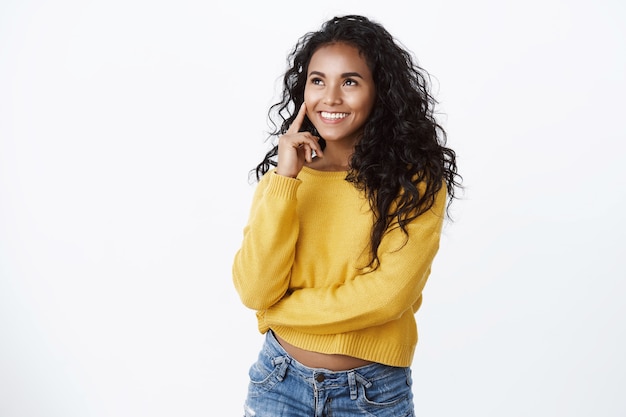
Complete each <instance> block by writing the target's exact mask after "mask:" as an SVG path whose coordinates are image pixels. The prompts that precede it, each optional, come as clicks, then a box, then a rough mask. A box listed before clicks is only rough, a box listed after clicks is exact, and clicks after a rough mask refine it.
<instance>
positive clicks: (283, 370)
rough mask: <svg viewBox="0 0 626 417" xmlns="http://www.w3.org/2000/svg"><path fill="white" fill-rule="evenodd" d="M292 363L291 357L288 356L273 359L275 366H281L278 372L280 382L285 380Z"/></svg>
mask: <svg viewBox="0 0 626 417" xmlns="http://www.w3.org/2000/svg"><path fill="white" fill-rule="evenodd" d="M290 363H291V359H289V358H288V357H286V356H281V357H278V358H273V359H272V365H273V366H280V368H279V369H278V373H277V374H276V379H278V380H279V381H280V382H283V379H285V374H287V368H288V367H289V364H290Z"/></svg>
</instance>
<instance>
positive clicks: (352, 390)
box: [348, 371, 357, 400]
mask: <svg viewBox="0 0 626 417" xmlns="http://www.w3.org/2000/svg"><path fill="white" fill-rule="evenodd" d="M348 385H349V386H350V399H351V400H356V397H357V395H356V393H357V391H356V372H354V371H350V372H348Z"/></svg>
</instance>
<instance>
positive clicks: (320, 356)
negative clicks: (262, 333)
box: [275, 334, 372, 371]
mask: <svg viewBox="0 0 626 417" xmlns="http://www.w3.org/2000/svg"><path fill="white" fill-rule="evenodd" d="M275 336H276V340H278V343H280V345H281V346H282V347H283V349H285V351H286V352H287V353H288V354H289V355H290V356H291V357H292V358H294V359H295V360H297V361H298V362H300V363H301V364H302V365H304V366H308V367H309V368H323V369H328V370H330V371H347V370H348V369H354V368H359V367H361V366H365V365H369V364H371V363H372V362H371V361H367V360H365V359H359V358H355V357H353V356H347V355H339V354H327V353H319V352H311V351H310V350H304V349H301V348H299V347H296V346H294V345H292V344H291V343H289V342H287V341H285V340H284V339H282V338H281V337H280V336H278V335H277V334H275Z"/></svg>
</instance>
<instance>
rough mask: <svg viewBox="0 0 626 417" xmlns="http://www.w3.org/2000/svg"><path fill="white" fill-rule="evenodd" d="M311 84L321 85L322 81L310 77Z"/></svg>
mask: <svg viewBox="0 0 626 417" xmlns="http://www.w3.org/2000/svg"><path fill="white" fill-rule="evenodd" d="M311 84H313V85H322V84H323V81H322V79H321V78H311Z"/></svg>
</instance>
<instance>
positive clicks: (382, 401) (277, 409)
mask: <svg viewBox="0 0 626 417" xmlns="http://www.w3.org/2000/svg"><path fill="white" fill-rule="evenodd" d="M249 374H250V384H249V387H248V397H247V399H246V403H245V407H244V410H245V414H244V416H245V417H308V416H310V417H352V416H376V417H412V416H414V409H413V393H412V391H411V385H412V381H411V370H410V368H397V367H392V366H387V365H381V364H378V363H375V364H371V365H366V366H363V367H360V368H355V369H351V370H348V371H338V372H334V371H329V370H326V369H315V368H309V367H307V366H304V365H302V364H301V363H299V362H297V361H296V360H295V359H293V358H292V357H290V356H289V354H287V352H285V350H284V349H283V348H282V346H281V345H280V344H279V343H278V341H277V340H276V338H275V337H274V335H273V333H272V332H271V331H269V332H267V334H266V337H265V343H264V344H263V347H262V349H261V352H260V353H259V358H258V360H257V362H255V363H254V364H253V365H252V367H251V368H250V372H249Z"/></svg>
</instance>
